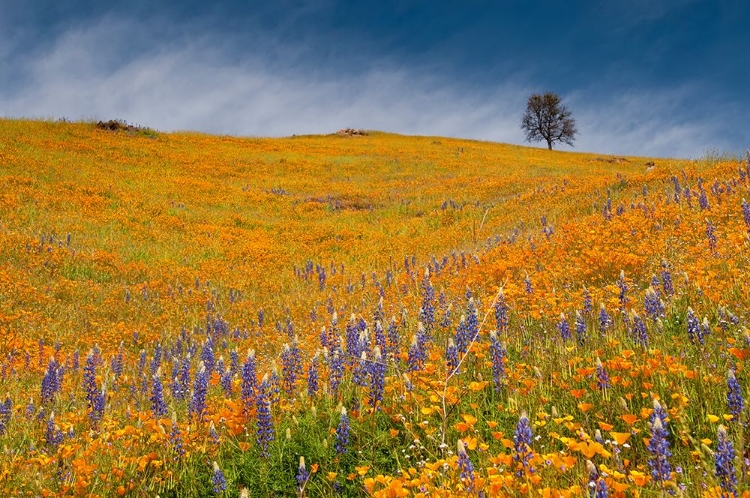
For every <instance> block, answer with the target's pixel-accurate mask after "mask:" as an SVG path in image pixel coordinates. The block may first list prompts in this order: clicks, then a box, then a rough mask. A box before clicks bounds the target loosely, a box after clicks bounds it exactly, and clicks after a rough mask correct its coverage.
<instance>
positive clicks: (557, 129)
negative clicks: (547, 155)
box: [521, 92, 578, 150]
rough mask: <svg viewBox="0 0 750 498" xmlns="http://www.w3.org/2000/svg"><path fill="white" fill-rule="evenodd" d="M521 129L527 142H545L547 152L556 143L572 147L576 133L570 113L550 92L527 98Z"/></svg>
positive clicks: (554, 94)
mask: <svg viewBox="0 0 750 498" xmlns="http://www.w3.org/2000/svg"><path fill="white" fill-rule="evenodd" d="M521 128H522V129H523V131H525V132H526V141H527V142H532V141H533V142H539V141H541V140H546V141H547V148H549V150H552V145H553V144H555V143H557V142H562V143H565V144H568V145H571V146H572V145H573V140H575V136H576V133H578V130H576V121H575V119H573V117H572V115H571V113H570V111H569V110H568V108H567V107H565V106H564V105H563V104H562V99H561V98H560V96H559V95H557V94H556V93H552V92H546V93H545V94H544V95H539V94H536V93H534V94H532V95H531V97H529V101H528V103H527V104H526V113H525V114H524V115H523V120H522V121H521Z"/></svg>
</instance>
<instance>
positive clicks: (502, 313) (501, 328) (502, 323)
mask: <svg viewBox="0 0 750 498" xmlns="http://www.w3.org/2000/svg"><path fill="white" fill-rule="evenodd" d="M495 322H497V331H498V332H500V333H503V332H505V331H506V329H507V328H508V324H509V323H510V320H509V319H508V305H507V304H506V303H505V295H504V294H503V290H502V289H500V292H498V293H497V301H495Z"/></svg>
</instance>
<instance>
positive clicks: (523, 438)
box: [513, 412, 535, 476]
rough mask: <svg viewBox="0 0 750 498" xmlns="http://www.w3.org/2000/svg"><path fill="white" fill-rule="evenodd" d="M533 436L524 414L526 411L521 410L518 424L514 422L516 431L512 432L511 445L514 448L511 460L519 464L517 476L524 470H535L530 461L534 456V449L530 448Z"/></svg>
mask: <svg viewBox="0 0 750 498" xmlns="http://www.w3.org/2000/svg"><path fill="white" fill-rule="evenodd" d="M533 437H534V436H533V433H532V432H531V425H530V424H529V417H527V416H526V412H522V413H521V417H520V418H519V419H518V424H516V432H515V433H514V434H513V445H514V448H515V450H516V452H515V455H513V460H515V461H516V462H518V463H519V464H520V469H519V471H518V475H519V476H521V475H523V474H524V472H534V471H535V469H534V467H532V466H531V463H530V462H531V459H532V457H533V456H534V451H533V450H532V449H531V442H532V439H533Z"/></svg>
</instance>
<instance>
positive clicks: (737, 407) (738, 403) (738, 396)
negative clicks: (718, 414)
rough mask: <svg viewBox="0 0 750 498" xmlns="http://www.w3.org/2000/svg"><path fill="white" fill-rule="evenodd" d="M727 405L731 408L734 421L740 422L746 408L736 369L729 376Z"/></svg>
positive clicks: (730, 411)
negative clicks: (735, 372)
mask: <svg viewBox="0 0 750 498" xmlns="http://www.w3.org/2000/svg"><path fill="white" fill-rule="evenodd" d="M727 405H728V406H729V413H731V414H732V416H733V418H732V420H733V421H737V420H739V419H740V417H741V416H742V410H743V409H744V408H745V399H744V398H743V397H742V387H740V383H739V382H737V377H735V375H734V369H732V370H730V371H729V373H728V374H727Z"/></svg>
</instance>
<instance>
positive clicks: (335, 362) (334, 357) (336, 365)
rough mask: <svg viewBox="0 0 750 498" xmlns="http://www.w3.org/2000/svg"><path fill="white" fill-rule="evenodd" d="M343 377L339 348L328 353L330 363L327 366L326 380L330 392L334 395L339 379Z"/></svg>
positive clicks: (337, 388) (342, 360)
mask: <svg viewBox="0 0 750 498" xmlns="http://www.w3.org/2000/svg"><path fill="white" fill-rule="evenodd" d="M343 378H344V359H343V358H342V357H341V352H340V351H339V350H336V351H333V352H331V353H330V363H329V368H328V381H329V384H330V390H331V394H332V395H333V396H334V397H335V396H336V395H337V394H338V392H339V386H340V385H341V380H342V379H343Z"/></svg>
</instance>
